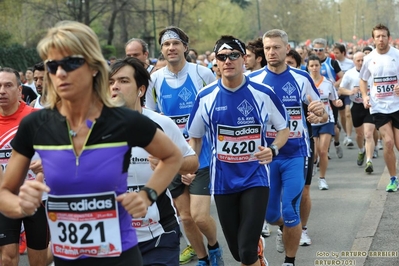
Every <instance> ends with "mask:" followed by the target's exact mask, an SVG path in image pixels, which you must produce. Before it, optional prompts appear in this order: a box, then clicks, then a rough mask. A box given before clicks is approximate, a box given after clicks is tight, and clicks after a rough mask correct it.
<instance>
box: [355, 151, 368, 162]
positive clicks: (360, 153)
mask: <svg viewBox="0 0 399 266" xmlns="http://www.w3.org/2000/svg"><path fill="white" fill-rule="evenodd" d="M365 155H366V152H365V151H364V152H359V153H358V154H357V165H358V166H362V165H363V163H364V156H365Z"/></svg>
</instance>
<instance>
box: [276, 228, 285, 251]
mask: <svg viewBox="0 0 399 266" xmlns="http://www.w3.org/2000/svg"><path fill="white" fill-rule="evenodd" d="M276 249H277V251H278V252H280V253H283V252H284V250H285V248H284V243H283V232H281V230H280V228H279V229H277V236H276Z"/></svg>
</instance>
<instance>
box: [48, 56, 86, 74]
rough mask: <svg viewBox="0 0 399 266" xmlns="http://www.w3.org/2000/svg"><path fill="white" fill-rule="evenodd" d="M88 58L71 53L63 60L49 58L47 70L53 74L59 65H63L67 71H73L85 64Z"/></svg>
mask: <svg viewBox="0 0 399 266" xmlns="http://www.w3.org/2000/svg"><path fill="white" fill-rule="evenodd" d="M85 62H86V60H85V59H84V58H83V56H81V55H71V56H68V57H65V58H63V59H61V60H47V61H46V66H47V71H48V72H49V73H51V74H55V73H57V70H58V67H59V66H61V67H62V69H63V70H64V71H65V72H71V71H74V70H76V69H78V68H79V67H81V66H83V64H84V63H85Z"/></svg>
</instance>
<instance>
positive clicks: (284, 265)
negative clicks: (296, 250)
mask: <svg viewBox="0 0 399 266" xmlns="http://www.w3.org/2000/svg"><path fill="white" fill-rule="evenodd" d="M281 266H294V264H292V263H286V262H285V263H283V265H281Z"/></svg>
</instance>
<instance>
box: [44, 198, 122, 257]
mask: <svg viewBox="0 0 399 266" xmlns="http://www.w3.org/2000/svg"><path fill="white" fill-rule="evenodd" d="M46 207H47V218H48V223H49V228H50V232H51V241H52V244H53V246H52V248H53V253H54V255H55V256H57V257H61V258H66V259H76V258H79V257H81V256H89V257H114V256H119V255H120V253H121V251H122V244H121V243H122V242H121V237H120V235H121V233H120V228H119V218H118V208H117V203H116V200H115V193H114V192H105V193H99V194H85V195H69V196H54V195H49V197H48V200H47V206H46Z"/></svg>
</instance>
